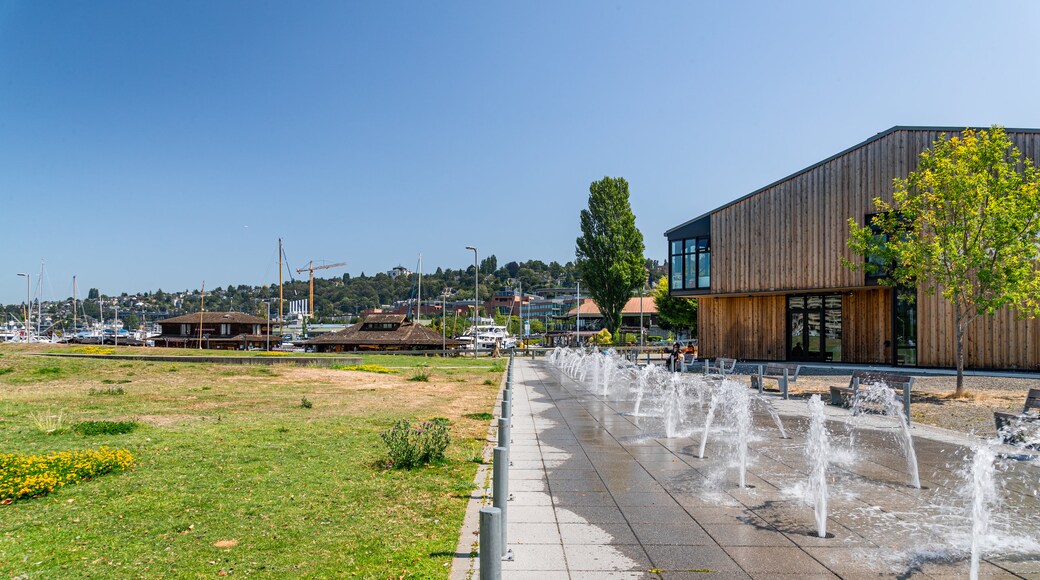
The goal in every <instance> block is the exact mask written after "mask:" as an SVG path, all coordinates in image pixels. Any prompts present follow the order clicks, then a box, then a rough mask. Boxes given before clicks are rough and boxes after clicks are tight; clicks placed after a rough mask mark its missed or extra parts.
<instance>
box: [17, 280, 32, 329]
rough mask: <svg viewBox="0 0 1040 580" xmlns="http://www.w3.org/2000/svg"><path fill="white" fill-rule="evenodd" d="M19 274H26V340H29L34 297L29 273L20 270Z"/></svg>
mask: <svg viewBox="0 0 1040 580" xmlns="http://www.w3.org/2000/svg"><path fill="white" fill-rule="evenodd" d="M18 275H19V276H25V342H29V312H31V311H32V299H31V298H30V294H29V278H30V276H29V273H28V272H18Z"/></svg>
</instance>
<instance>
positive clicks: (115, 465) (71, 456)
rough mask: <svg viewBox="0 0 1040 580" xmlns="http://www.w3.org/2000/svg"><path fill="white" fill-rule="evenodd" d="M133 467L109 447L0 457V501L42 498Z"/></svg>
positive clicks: (121, 452)
mask: <svg viewBox="0 0 1040 580" xmlns="http://www.w3.org/2000/svg"><path fill="white" fill-rule="evenodd" d="M133 465H134V456H133V455H132V454H131V453H130V452H129V451H127V450H126V449H112V448H109V447H101V448H99V449H87V450H84V451H59V452H55V453H49V454H47V455H22V454H17V453H0V501H6V502H9V501H10V500H15V499H19V498H24V497H33V496H38V495H44V494H47V493H50V492H52V491H54V490H55V489H57V488H59V487H61V486H63V485H71V484H77V483H80V482H82V481H86V480H88V479H92V478H94V477H97V476H99V475H104V474H106V473H109V472H111V471H121V470H124V469H129V468H130V467H133Z"/></svg>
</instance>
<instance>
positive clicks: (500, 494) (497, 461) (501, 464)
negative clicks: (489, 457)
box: [491, 447, 509, 558]
mask: <svg viewBox="0 0 1040 580" xmlns="http://www.w3.org/2000/svg"><path fill="white" fill-rule="evenodd" d="M493 461H494V463H493V464H492V468H493V473H492V476H491V477H492V481H491V485H492V487H491V499H492V505H494V506H495V507H496V508H498V509H499V510H501V511H502V531H501V542H502V547H501V549H500V550H499V554H498V556H499V557H500V558H506V557H507V556H509V553H508V552H509V550H508V536H507V533H508V530H507V528H508V527H509V515H508V506H509V449H508V448H506V447H495V451H494V459H493Z"/></svg>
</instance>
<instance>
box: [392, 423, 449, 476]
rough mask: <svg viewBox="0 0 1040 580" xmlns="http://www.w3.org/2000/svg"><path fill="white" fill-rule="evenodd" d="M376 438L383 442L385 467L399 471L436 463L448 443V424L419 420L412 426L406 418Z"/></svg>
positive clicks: (441, 456) (442, 456)
mask: <svg viewBox="0 0 1040 580" xmlns="http://www.w3.org/2000/svg"><path fill="white" fill-rule="evenodd" d="M379 436H380V437H381V438H382V439H383V442H384V443H386V447H387V454H388V455H389V461H388V464H389V465H390V466H391V467H395V468H399V469H411V468H412V467H416V466H418V465H425V464H428V463H432V462H434V461H440V460H442V459H444V450H445V449H447V448H448V444H449V443H451V436H449V435H448V421H447V420H446V419H442V418H437V419H433V420H432V421H423V422H422V423H421V424H419V425H417V426H415V427H413V426H412V424H411V422H409V421H408V419H401V420H399V421H397V422H396V423H394V424H393V426H392V427H390V429H388V430H386V431H384V432H382V433H380V434H379Z"/></svg>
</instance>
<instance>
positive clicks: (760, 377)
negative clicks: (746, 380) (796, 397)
mask: <svg viewBox="0 0 1040 580" xmlns="http://www.w3.org/2000/svg"><path fill="white" fill-rule="evenodd" d="M801 370H802V365H798V364H788V363H769V364H767V365H765V366H764V367H763V366H762V365H758V372H757V373H755V374H753V375H751V388H752V389H756V388H757V389H758V394H760V395H761V394H762V390H763V388H764V387H765V382H766V379H773V380H774V381H776V387H777V389H779V391H780V394H781V395H783V396H784V398H785V399H786V398H788V397H787V387H788V384H789V383H793V382H795V381H797V380H798V373H799V372H800V371H801Z"/></svg>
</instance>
